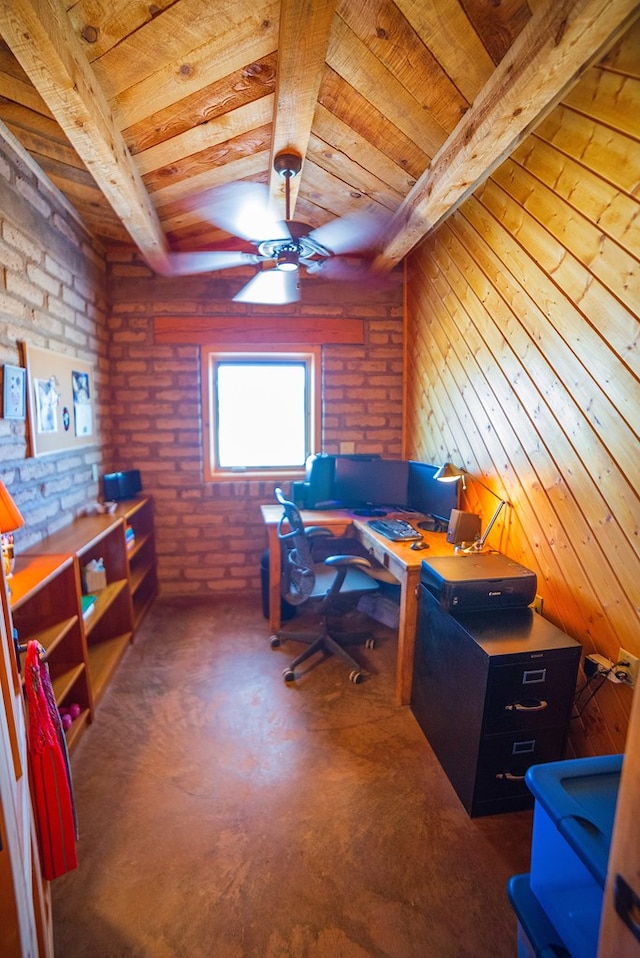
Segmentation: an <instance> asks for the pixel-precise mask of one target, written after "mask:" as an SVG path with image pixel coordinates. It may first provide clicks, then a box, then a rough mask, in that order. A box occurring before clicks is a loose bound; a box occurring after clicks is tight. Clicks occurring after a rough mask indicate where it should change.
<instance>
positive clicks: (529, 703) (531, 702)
mask: <svg viewBox="0 0 640 958" xmlns="http://www.w3.org/2000/svg"><path fill="white" fill-rule="evenodd" d="M548 704H549V703H548V702H545V700H544V699H525V701H524V702H510V703H509V705H505V707H504V708H505V711H506V712H542V710H543V709H546V707H547V705H548Z"/></svg>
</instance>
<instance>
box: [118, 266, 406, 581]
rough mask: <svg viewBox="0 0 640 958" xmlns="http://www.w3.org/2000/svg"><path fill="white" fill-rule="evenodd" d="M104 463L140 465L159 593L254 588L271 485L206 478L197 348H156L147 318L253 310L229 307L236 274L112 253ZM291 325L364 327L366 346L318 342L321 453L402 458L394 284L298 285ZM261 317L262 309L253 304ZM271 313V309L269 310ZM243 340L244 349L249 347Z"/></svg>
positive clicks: (399, 310) (398, 298) (398, 310)
mask: <svg viewBox="0 0 640 958" xmlns="http://www.w3.org/2000/svg"><path fill="white" fill-rule="evenodd" d="M109 259H110V263H109V289H110V295H111V301H112V305H111V316H110V320H109V323H110V330H111V345H110V359H111V380H110V381H111V406H110V420H109V425H108V427H107V428H108V432H109V435H108V441H109V446H110V449H111V459H110V462H109V467H111V468H114V469H116V468H117V469H121V468H138V469H140V470H141V472H142V477H143V483H144V487H145V490H147V491H149V492H151V493H153V495H154V497H155V502H156V530H157V547H158V555H159V570H160V581H161V588H162V590H163V591H164V592H173V593H207V592H211V591H214V592H217V591H220V592H221V591H229V590H238V591H246V590H258V588H259V559H260V556H261V553H262V551H263V549H264V548H265V546H266V535H265V531H264V527H263V525H262V521H261V517H260V508H259V507H260V505H261V504H262V503H265V502H271V501H273V485H274V484H275V483H274V482H273V481H270V482H268V483H264V482H249V481H239V482H216V483H205V482H203V461H202V443H201V435H200V430H201V398H200V395H201V394H200V359H199V348H198V346H196V345H186V344H185V345H181V344H177V345H163V344H162V345H161V344H156V343H155V342H154V330H153V321H154V317H157V316H162V315H171V316H174V315H184V316H229V315H237V318H238V324H239V326H241V325H242V321H243V317H245V316H246V315H247V312H250V314H251V315H260V314H261V308H260V307H249V310H247V307H246V306H240V304H234V303H232V302H231V297H232V296H233V293H234V292H235V291H237V289H238V288H240V286H241V285H242V283H243V281H244V279H243V276H242V274H241V273H238V272H236V273H235V274H233V275H231V274H227V276H225V277H223V276H222V275H221V274H213V276H212V277H211V276H209V277H191V278H182V279H180V280H168V279H164V278H162V277H158V276H154V275H152V274H151V273H150V271H149V270H147V269H146V268H145V267H144V265H141V264H140V263H139V262H137V261H136V259H135V258H134V257H133V256H129V255H128V254H126V253H118V254H115V253H114V252H112V254H111V255H110V258H109ZM303 283H304V286H303V302H302V303H301V304H296V305H295V306H288V307H285V308H284V309H282V310H281V314H282V315H286V316H287V317H289V318H291V317H292V316H294V317H295V316H299V317H300V318H305V317H309V318H317V317H319V316H320V317H327V318H330V319H332V320H336V319H339V318H341V317H344V318H350V319H353V318H358V319H362V320H364V329H365V335H364V343H363V344H362V345H357V346H344V345H340V346H325V347H323V351H322V352H323V357H322V358H323V361H322V365H323V370H322V376H323V390H324V397H325V403H324V416H323V423H322V429H323V448H324V450H325V451H327V452H338V451H340V443H341V442H349V443H353V448H354V451H355V452H378V453H381V454H382V455H385V456H396V457H397V456H399V455H400V454H401V440H402V369H403V354H402V341H403V305H402V292H401V289H400V286H399V284H395V285H392V286H390V287H389V288H388V289H386V290H384V291H382V292H380V293H377V294H375V295H373V296H370V295H369V294H367V295H366V296H365V297H364V299H365V302H366V305H363V302H362V300H363V294H362V290H361V289H354V288H352V287H348V286H346V285H342V284H338V285H336V284H329V283H326V282H323V281H320V280H315V281H314V280H313V279H312V278H311V277H304V279H303ZM262 314H263V315H264V314H267V313H266V310H264V308H262ZM270 315H271V316H273V312H271V313H270ZM247 345H250V343H247Z"/></svg>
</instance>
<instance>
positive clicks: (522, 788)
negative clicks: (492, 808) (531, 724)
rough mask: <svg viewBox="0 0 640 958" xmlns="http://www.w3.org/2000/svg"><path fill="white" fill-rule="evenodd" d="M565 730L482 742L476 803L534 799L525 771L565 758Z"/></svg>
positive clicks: (495, 737) (520, 733) (508, 736)
mask: <svg viewBox="0 0 640 958" xmlns="http://www.w3.org/2000/svg"><path fill="white" fill-rule="evenodd" d="M564 743H565V727H564V726H561V727H558V728H544V729H539V730H530V731H526V730H525V731H520V732H514V733H513V734H508V735H493V736H491V737H489V738H484V739H483V740H482V742H481V743H480V752H479V755H478V774H477V779H476V788H475V794H474V803H476V802H486V801H493V800H498V801H501V800H507V799H512V798H515V797H519V796H523V797H524V796H528V797H530V792H529V789H528V787H527V786H526V785H525V781H524V776H525V772H526V771H527V769H528V768H529V766H530V765H539V764H541V763H542V762H555V761H558V760H559V759H561V758H562V755H563V751H564Z"/></svg>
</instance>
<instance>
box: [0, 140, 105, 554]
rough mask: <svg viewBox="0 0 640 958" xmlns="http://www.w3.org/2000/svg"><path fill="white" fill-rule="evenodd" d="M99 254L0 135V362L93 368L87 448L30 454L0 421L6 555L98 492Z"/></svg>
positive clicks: (20, 436)
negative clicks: (39, 353)
mask: <svg viewBox="0 0 640 958" xmlns="http://www.w3.org/2000/svg"><path fill="white" fill-rule="evenodd" d="M106 303H107V296H106V272H105V261H104V251H103V250H102V248H101V247H100V246H99V244H97V243H96V242H95V241H93V240H92V239H91V237H90V236H89V234H88V233H87V231H86V230H85V229H84V228H83V226H82V225H81V224H80V223H79V221H78V220H77V218H76V216H75V215H74V214H73V212H72V211H71V210H70V209H69V208H68V206H67V204H66V202H65V201H64V200H63V198H62V197H61V196H60V194H58V192H57V190H56V189H55V188H54V187H52V186H51V185H50V184H48V183H47V182H45V181H44V180H43V178H42V176H41V175H38V174H37V172H36V171H35V170H34V169H33V166H32V163H31V160H30V158H29V157H28V156H27V155H26V154H24V153H23V152H22V150H21V148H19V147H18V146H17V145H16V146H15V148H14V146H13V144H12V142H11V138H10V137H8V142H5V140H2V139H0V364H1V365H4V364H5V363H8V364H10V365H12V366H23V365H24V350H23V349H22V347H21V345H20V344H21V343H23V342H24V343H28V344H31V345H33V346H38V347H43V348H46V349H51V350H53V351H54V352H57V353H64V354H66V355H69V356H74V357H78V358H80V359H82V360H84V361H85V362H89V363H90V364H91V365H92V367H93V389H94V400H95V419H94V428H95V438H96V442H95V444H94V445H91V446H86V447H82V448H80V449H78V450H74V451H70V452H63V453H53V454H49V455H44V456H39V457H35V458H34V457H33V456H31V455H30V444H29V424H28V420H16V419H4V418H2V419H0V477H1V478H2V480H3V482H4V483H5V485H6V486H7V488H8V489H9V491H10V492H11V494H12V495H13V497H14V499H15V500H16V503H17V504H18V507H19V508H20V510H21V512H22V514H23V516H24V518H25V526H24V527H23V528H22V529H20V530H18V532H17V533H16V536H15V541H16V553H17V554H18V555H19V553H20V551H21V550H22V549H24V548H27V547H28V546H30V545H32V544H34V543H36V542H37V541H39V540H40V539H41V538H43V536H45V535H47V534H49V533H51V532H54V531H55V530H56V529H58V528H60V527H61V526H64V525H66V524H67V523H68V522H69V521H70V520H71V519H73V518H74V517H75V516H76V515H78V514H80V513H82V512H83V511H84V510H85V509H86V508H87V506H88V505H89V504H91V503H92V502H93V501H94V500H95V498H96V495H97V492H98V483H97V482H96V481H95V479H94V474H95V473H99V471H100V469H101V466H102V454H103V441H104V440H103V436H102V432H101V426H102V423H103V421H104V418H105V415H106V413H107V410H106V406H105V403H106V399H107V395H108V377H109V363H108V328H107V322H106V319H107V309H106Z"/></svg>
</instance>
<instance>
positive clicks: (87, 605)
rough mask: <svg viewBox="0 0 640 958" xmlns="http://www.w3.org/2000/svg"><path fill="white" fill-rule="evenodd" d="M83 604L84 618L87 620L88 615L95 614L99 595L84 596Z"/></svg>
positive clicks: (82, 598)
mask: <svg viewBox="0 0 640 958" xmlns="http://www.w3.org/2000/svg"><path fill="white" fill-rule="evenodd" d="M80 598H81V602H82V618H83V619H86V618H87V616H88V615H91V613H92V612H93V610H94V608H95V605H96V599H97V598H98V597H97V595H83V596H81V597H80Z"/></svg>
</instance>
